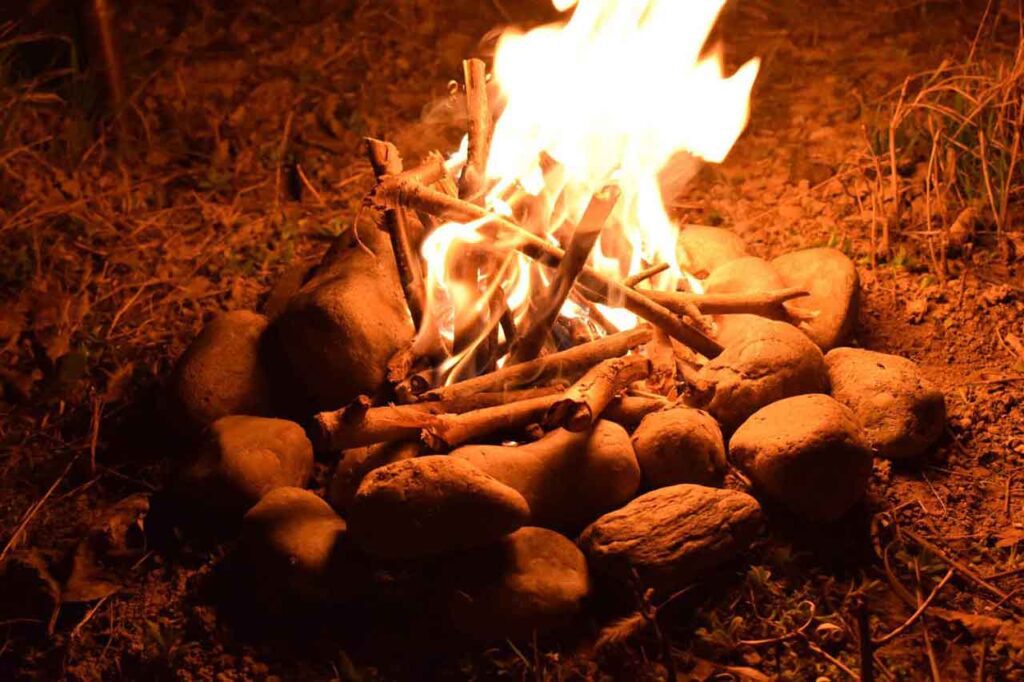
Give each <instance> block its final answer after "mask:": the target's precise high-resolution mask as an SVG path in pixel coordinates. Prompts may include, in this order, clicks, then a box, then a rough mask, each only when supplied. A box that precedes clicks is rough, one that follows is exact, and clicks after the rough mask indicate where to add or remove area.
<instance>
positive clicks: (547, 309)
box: [509, 186, 619, 364]
mask: <svg viewBox="0 0 1024 682" xmlns="http://www.w3.org/2000/svg"><path fill="white" fill-rule="evenodd" d="M618 199H619V190H618V188H617V187H614V186H608V187H606V188H604V189H603V190H602V191H601V192H599V193H598V194H595V195H594V196H593V197H592V198H591V200H590V204H589V205H588V206H587V210H586V211H585V212H584V214H583V217H582V218H581V219H580V223H579V225H577V226H576V229H575V230H574V231H573V235H572V238H571V239H570V240H569V245H568V247H567V248H566V250H565V257H564V258H563V259H562V260H561V261H560V262H559V263H558V268H556V270H555V276H554V279H553V280H552V282H551V285H550V286H549V287H548V289H547V292H546V295H545V296H544V297H543V298H542V300H541V301H540V303H538V304H537V306H536V307H535V309H534V310H533V311H531V315H530V318H531V320H532V321H531V324H530V326H529V327H528V328H527V329H526V331H525V332H523V334H522V336H520V337H519V340H518V341H517V342H516V343H515V344H513V346H512V351H511V357H510V359H509V363H511V364H517V363H520V362H526V361H527V360H532V359H534V358H535V357H537V355H538V353H540V349H541V347H542V346H543V345H544V340H545V339H546V338H547V336H548V334H549V333H550V332H551V325H552V324H554V322H555V319H556V318H557V317H558V314H559V312H560V311H561V310H562V305H563V304H564V303H565V299H566V297H568V296H569V292H571V291H572V288H573V285H575V284H576V278H577V277H579V274H580V272H581V271H582V270H583V267H584V266H585V265H586V264H587V259H588V258H590V252H591V250H593V248H594V244H595V243H596V242H597V238H598V237H599V236H600V234H601V230H602V228H603V227H604V224H605V221H607V220H608V216H609V215H611V212H612V209H613V208H615V203H616V202H617V201H618Z"/></svg>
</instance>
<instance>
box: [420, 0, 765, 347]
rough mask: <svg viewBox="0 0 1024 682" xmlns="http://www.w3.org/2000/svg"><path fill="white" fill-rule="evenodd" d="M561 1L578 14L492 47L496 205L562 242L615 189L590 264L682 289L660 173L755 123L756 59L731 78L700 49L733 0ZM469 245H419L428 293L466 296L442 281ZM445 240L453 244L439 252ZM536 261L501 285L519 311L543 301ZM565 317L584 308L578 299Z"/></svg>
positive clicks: (715, 157)
mask: <svg viewBox="0 0 1024 682" xmlns="http://www.w3.org/2000/svg"><path fill="white" fill-rule="evenodd" d="M552 3H553V5H554V7H555V8H556V9H557V10H559V11H566V10H569V9H571V8H573V7H575V9H574V11H573V13H572V15H571V17H570V18H569V19H568V20H567V21H565V22H563V23H560V24H553V25H548V26H542V27H539V28H535V29H533V30H530V31H527V32H521V31H518V30H514V29H513V30H508V31H506V32H505V33H504V34H503V35H502V36H501V38H500V39H499V41H498V44H497V50H496V54H495V59H494V80H495V82H496V84H497V86H498V89H499V90H500V93H501V98H500V108H501V111H500V114H499V115H498V116H497V120H496V122H495V127H494V135H493V139H492V142H491V148H490V156H489V158H488V164H487V169H486V179H487V182H488V188H489V191H488V194H487V197H486V204H487V207H488V208H489V209H491V210H493V211H495V212H498V213H501V214H503V215H508V216H516V217H517V219H521V220H522V221H523V222H524V225H525V226H526V227H527V228H528V229H532V230H534V231H537V232H538V233H542V234H545V235H546V236H548V237H549V238H551V239H554V235H555V233H556V232H557V233H564V232H565V228H566V226H571V225H572V224H575V223H576V222H577V221H578V220H579V219H580V217H581V216H582V215H583V212H584V210H585V209H586V207H587V205H588V203H589V201H590V199H591V197H592V196H593V195H594V194H595V193H596V192H598V191H599V190H600V189H601V188H602V187H604V186H606V185H608V184H609V183H615V184H617V185H618V187H619V189H620V190H621V196H620V198H619V201H618V203H617V204H616V206H615V209H614V211H613V213H612V215H611V216H610V217H609V219H608V221H607V223H606V225H605V228H604V232H603V233H602V235H601V239H600V240H599V242H598V244H597V246H596V247H595V248H594V252H593V254H592V256H591V261H590V265H591V266H592V267H594V268H596V269H598V270H599V271H602V272H605V273H608V274H611V275H614V276H615V277H616V278H619V277H623V276H625V275H627V274H630V273H633V272H637V271H639V270H640V269H642V268H643V267H646V266H648V265H650V264H652V263H667V264H668V265H669V266H670V267H669V269H668V271H666V272H665V273H663V274H662V275H660V276H658V277H657V278H655V279H654V280H652V285H653V286H657V287H659V288H675V287H676V286H677V284H678V283H679V282H680V281H681V280H682V278H684V276H685V273H684V272H683V271H682V269H681V268H680V266H679V263H678V262H677V259H676V242H677V237H678V228H677V227H676V226H675V225H674V224H673V223H672V221H671V220H670V218H669V216H668V214H667V212H666V209H665V205H664V201H663V198H662V186H661V182H660V177H661V175H662V173H663V172H664V171H665V170H666V169H667V168H668V167H669V166H670V165H671V166H672V167H673V169H674V170H675V169H676V166H677V165H678V164H679V163H684V164H690V165H692V166H693V167H694V168H695V167H696V164H697V159H698V158H699V159H703V160H705V161H710V162H721V161H722V160H723V159H724V158H725V156H726V154H727V153H728V152H729V150H730V149H731V147H732V146H733V144H734V143H735V141H736V139H737V138H738V137H739V135H740V133H741V132H742V131H743V129H744V127H745V126H746V123H747V119H748V116H749V98H750V91H751V88H752V87H753V83H754V79H755V77H756V75H757V71H758V61H757V60H751V61H749V62H747V63H746V64H744V65H743V66H742V67H740V68H739V69H738V70H737V71H736V72H735V73H734V74H732V75H731V76H728V77H726V76H725V75H724V69H723V64H722V59H721V52H720V50H718V49H717V48H713V49H711V50H709V51H708V52H707V54H706V56H702V54H704V50H705V43H706V42H707V39H708V36H709V34H710V32H711V29H712V27H713V26H714V24H715V21H716V20H717V18H718V15H719V13H720V12H721V9H722V7H723V5H724V0H579V1H578V2H577V1H576V0H552ZM466 149H467V145H466V140H465V139H464V140H463V141H462V145H461V146H460V149H459V150H458V151H457V152H456V153H455V154H453V156H452V157H451V158H450V159H449V168H450V169H451V170H452V171H453V172H454V171H457V169H458V168H459V167H460V166H461V165H462V164H464V163H465V158H466ZM691 173H692V169H691ZM527 205H528V206H527ZM460 228H462V229H460ZM467 229H468V232H467V231H466V230H467ZM560 231H561V232H560ZM467 239H470V240H472V239H479V235H476V229H475V227H469V226H457V225H446V226H444V227H443V228H441V229H439V230H438V231H436V232H435V233H434V234H432V235H431V236H430V238H429V239H428V240H427V243H426V244H425V246H424V256H425V258H426V259H427V262H428V272H429V273H430V278H431V286H432V289H433V288H437V289H438V293H441V294H444V296H438V298H444V297H445V296H446V297H447V298H448V299H449V301H450V299H451V298H452V297H453V296H457V295H458V294H457V292H453V291H452V289H451V285H450V284H448V283H447V282H446V280H445V268H446V261H447V260H448V259H449V258H450V257H451V253H452V251H451V250H452V248H457V245H458V244H461V243H465V241H466V240H467ZM446 240H448V241H454V242H455V244H446V245H443V246H442V243H443V242H445V241H446ZM428 251H429V252H428ZM534 267H537V266H535V265H534V264H532V263H530V262H529V261H527V260H526V259H520V261H519V267H517V268H511V271H512V274H511V276H510V277H509V279H508V281H507V282H505V283H503V288H505V291H506V297H507V300H508V301H509V304H510V306H511V307H512V308H513V310H515V311H517V313H521V312H522V309H523V307H524V306H526V305H527V304H528V302H529V299H530V298H531V297H532V296H535V295H536V292H532V291H531V290H530V286H531V277H530V276H529V275H528V274H527V269H528V268H534ZM690 283H691V286H693V282H692V281H691V282H690ZM601 311H602V312H603V313H604V314H605V315H607V317H608V318H609V319H610V320H612V321H613V322H614V323H615V324H616V325H617V326H619V327H620V328H623V329H626V328H630V327H632V326H634V325H635V324H636V319H635V318H634V317H633V316H632V315H631V314H630V313H628V312H626V311H624V310H621V309H616V308H610V307H607V306H604V307H602V308H601ZM566 313H567V314H569V315H574V314H581V313H580V311H574V310H572V309H571V308H570V307H567V308H566ZM447 329H448V330H449V333H450V327H448V328H447Z"/></svg>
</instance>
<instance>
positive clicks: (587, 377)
mask: <svg viewBox="0 0 1024 682" xmlns="http://www.w3.org/2000/svg"><path fill="white" fill-rule="evenodd" d="M650 372H651V361H650V360H648V359H647V358H646V357H644V356H642V355H626V356H624V357H619V358H611V359H608V360H604V361H602V362H601V363H600V364H597V365H595V366H594V367H592V368H591V369H590V370H588V371H587V373H586V374H584V375H583V376H582V377H581V378H580V379H579V381H577V382H576V383H575V384H573V385H572V386H571V387H570V388H569V390H567V391H566V392H565V395H564V396H562V397H561V398H559V399H558V400H556V401H555V402H553V403H552V404H551V407H550V408H549V409H548V411H547V413H546V414H545V415H544V424H545V426H547V427H548V428H559V427H563V428H566V429H568V430H569V431H583V430H586V429H589V428H590V427H592V426H593V425H594V422H596V421H597V419H598V417H600V416H601V413H602V412H604V408H606V407H608V403H610V402H611V400H612V398H614V397H615V396H616V395H617V394H618V393H620V392H621V391H623V390H625V389H626V387H627V386H629V385H630V384H631V383H633V382H634V381H639V380H641V379H645V378H647V376H648V375H649V374H650Z"/></svg>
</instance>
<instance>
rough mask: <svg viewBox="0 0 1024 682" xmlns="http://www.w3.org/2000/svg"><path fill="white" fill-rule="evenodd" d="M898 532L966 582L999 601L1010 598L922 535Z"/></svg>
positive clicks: (912, 532)
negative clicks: (990, 594)
mask: <svg viewBox="0 0 1024 682" xmlns="http://www.w3.org/2000/svg"><path fill="white" fill-rule="evenodd" d="M900 532H901V533H903V534H904V535H906V536H907V537H909V538H910V539H911V540H913V541H914V542H915V543H917V544H918V545H919V546H920V547H922V548H923V549H926V550H928V551H929V552H931V553H932V554H934V555H935V556H937V557H939V558H940V559H942V560H943V561H944V562H945V563H946V565H947V566H950V567H951V568H955V569H956V571H957V573H959V574H960V575H962V576H963V577H965V578H967V579H968V580H970V581H972V582H973V583H975V584H976V585H978V586H979V587H982V588H984V589H985V590H987V591H989V592H991V593H992V594H994V595H996V596H997V597H999V598H1000V599H1003V600H1004V601H1005V600H1007V599H1009V598H1010V596H1011V595H1008V594H1007V593H1006V592H1003V591H1002V590H1001V589H999V588H998V587H996V586H995V585H993V584H992V583H990V582H988V581H987V580H985V579H984V578H982V577H981V576H980V575H978V573H976V572H975V571H974V570H973V569H972V568H970V567H969V566H967V564H965V563H963V562H962V561H960V560H958V559H955V558H953V557H952V556H950V554H949V553H948V552H946V551H944V550H943V549H942V548H941V547H939V546H938V545H936V544H935V543H934V542H932V541H930V540H928V539H926V538H925V537H923V536H922V535H920V534H918V533H915V532H914V531H912V530H910V529H909V528H903V529H901V530H900Z"/></svg>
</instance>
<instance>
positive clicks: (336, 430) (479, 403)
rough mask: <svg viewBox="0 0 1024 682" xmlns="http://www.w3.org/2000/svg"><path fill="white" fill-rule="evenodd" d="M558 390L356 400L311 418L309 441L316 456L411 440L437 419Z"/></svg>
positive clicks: (553, 392) (547, 394) (553, 388)
mask: <svg viewBox="0 0 1024 682" xmlns="http://www.w3.org/2000/svg"><path fill="white" fill-rule="evenodd" d="M563 390H564V389H563V387H561V386H545V387H542V388H532V389H526V390H523V391H508V392H504V393H476V394H473V395H471V396H464V397H460V398H457V399H454V400H446V401H434V402H426V403H415V404H413V405H387V406H384V407H368V405H367V404H366V402H364V401H362V400H359V399H357V400H356V401H353V403H352V404H350V405H348V406H346V407H343V408H341V409H340V410H335V411H334V412H321V413H320V414H318V415H316V416H315V417H314V418H313V429H312V431H313V441H314V445H315V446H316V450H317V451H318V452H325V451H335V450H347V449H348V448H356V447H362V446H364V445H372V444H374V443H387V442H392V441H398V440H408V439H415V438H416V437H417V436H419V434H420V430H421V429H423V428H425V427H427V426H430V425H431V424H433V423H435V421H436V420H437V419H438V417H439V416H442V415H446V414H461V413H463V412H471V411H474V410H481V409H483V408H488V407H493V406H495V405H505V404H506V403H510V402H516V401H522V400H528V399H534V398H538V397H545V396H551V395H555V394H560V393H561V392H562V391H563Z"/></svg>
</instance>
